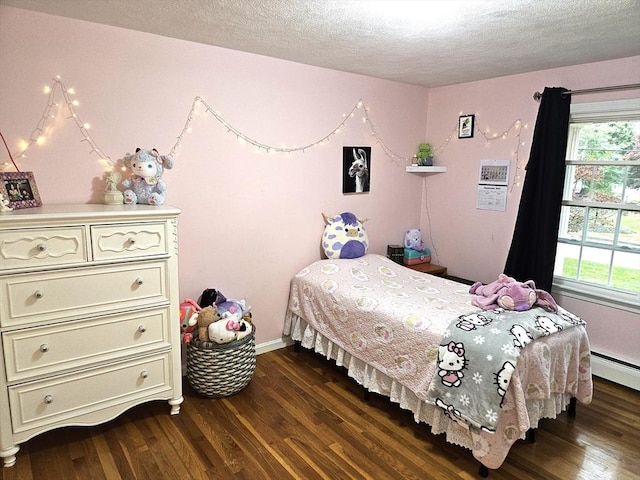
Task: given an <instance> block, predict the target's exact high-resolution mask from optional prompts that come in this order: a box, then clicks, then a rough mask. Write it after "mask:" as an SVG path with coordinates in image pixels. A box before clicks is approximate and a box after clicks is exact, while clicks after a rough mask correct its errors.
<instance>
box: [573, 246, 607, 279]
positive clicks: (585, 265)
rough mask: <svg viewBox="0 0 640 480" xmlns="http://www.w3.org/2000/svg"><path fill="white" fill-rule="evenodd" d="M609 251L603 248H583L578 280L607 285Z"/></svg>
mask: <svg viewBox="0 0 640 480" xmlns="http://www.w3.org/2000/svg"><path fill="white" fill-rule="evenodd" d="M611 253H612V252H611V251H610V250H605V249H603V248H593V247H584V248H583V249H582V260H581V261H580V274H579V275H578V279H579V280H584V281H586V282H591V283H599V284H601V285H607V284H608V283H609V265H610V264H611Z"/></svg>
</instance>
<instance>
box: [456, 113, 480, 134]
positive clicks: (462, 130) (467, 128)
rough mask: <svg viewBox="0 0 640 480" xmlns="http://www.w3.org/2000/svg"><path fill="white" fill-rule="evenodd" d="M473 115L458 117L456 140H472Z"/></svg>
mask: <svg viewBox="0 0 640 480" xmlns="http://www.w3.org/2000/svg"><path fill="white" fill-rule="evenodd" d="M475 118H476V116H475V115H460V119H459V120H458V138H473V125H474V123H475Z"/></svg>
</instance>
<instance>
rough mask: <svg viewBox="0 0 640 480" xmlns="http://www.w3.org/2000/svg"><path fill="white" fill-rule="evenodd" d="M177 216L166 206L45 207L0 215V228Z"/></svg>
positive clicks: (86, 204)
mask: <svg viewBox="0 0 640 480" xmlns="http://www.w3.org/2000/svg"><path fill="white" fill-rule="evenodd" d="M179 214H180V209H178V208H175V207H170V206H168V205H158V206H156V205H124V204H123V205H102V204H90V203H85V204H77V205H45V206H42V207H35V208H22V209H16V210H12V211H10V212H2V213H0V228H3V227H15V226H19V225H21V224H34V223H36V224H47V223H60V222H65V221H67V222H69V221H74V222H78V221H83V220H85V219H86V220H88V219H90V220H92V221H96V220H98V221H99V220H100V219H103V220H104V221H118V220H120V219H123V220H124V219H126V220H132V219H135V218H136V217H139V218H140V219H143V218H144V219H149V218H154V217H157V218H161V219H162V218H164V219H166V218H171V217H176V216H178V215H179Z"/></svg>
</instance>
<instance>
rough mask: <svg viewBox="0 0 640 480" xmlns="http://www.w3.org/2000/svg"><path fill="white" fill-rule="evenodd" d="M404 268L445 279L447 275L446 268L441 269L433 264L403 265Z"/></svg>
mask: <svg viewBox="0 0 640 480" xmlns="http://www.w3.org/2000/svg"><path fill="white" fill-rule="evenodd" d="M405 267H407V268H410V269H411V270H417V271H418V272H423V273H429V274H431V275H437V276H439V277H445V276H446V275H447V267H441V266H440V265H436V264H435V263H416V264H415V265H405Z"/></svg>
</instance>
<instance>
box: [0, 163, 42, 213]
mask: <svg viewBox="0 0 640 480" xmlns="http://www.w3.org/2000/svg"><path fill="white" fill-rule="evenodd" d="M0 193H1V194H2V195H3V196H4V198H6V199H7V200H9V207H11V208H13V209H14V210H15V209H18V208H31V207H40V206H42V201H41V200H40V193H39V192H38V187H37V186H36V179H35V178H34V177H33V172H0Z"/></svg>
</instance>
